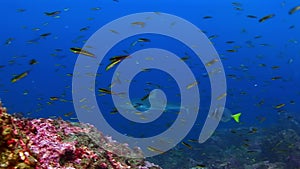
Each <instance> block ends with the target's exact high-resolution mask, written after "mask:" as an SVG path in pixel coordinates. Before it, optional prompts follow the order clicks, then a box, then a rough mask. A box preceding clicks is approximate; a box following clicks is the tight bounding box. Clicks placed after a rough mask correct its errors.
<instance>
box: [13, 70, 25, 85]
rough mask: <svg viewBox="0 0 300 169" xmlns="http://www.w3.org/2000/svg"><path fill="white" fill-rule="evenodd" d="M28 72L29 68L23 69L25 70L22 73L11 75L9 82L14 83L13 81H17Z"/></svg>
mask: <svg viewBox="0 0 300 169" xmlns="http://www.w3.org/2000/svg"><path fill="white" fill-rule="evenodd" d="M28 74H29V70H27V71H25V72H23V73H21V74H19V75H17V76H15V77H13V78H12V79H11V80H10V82H11V83H15V82H17V81H19V80H21V79H23V78H24V77H26V76H28Z"/></svg>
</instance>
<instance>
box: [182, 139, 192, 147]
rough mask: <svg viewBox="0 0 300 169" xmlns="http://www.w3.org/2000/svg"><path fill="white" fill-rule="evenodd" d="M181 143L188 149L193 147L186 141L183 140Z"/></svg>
mask: <svg viewBox="0 0 300 169" xmlns="http://www.w3.org/2000/svg"><path fill="white" fill-rule="evenodd" d="M181 144H182V145H184V146H186V147H187V148H189V149H193V147H192V146H191V145H190V144H188V143H186V142H184V141H182V142H181Z"/></svg>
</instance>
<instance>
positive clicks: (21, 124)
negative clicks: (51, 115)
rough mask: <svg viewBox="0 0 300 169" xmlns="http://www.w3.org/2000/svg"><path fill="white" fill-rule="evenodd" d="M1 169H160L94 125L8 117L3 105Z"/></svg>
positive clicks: (59, 120)
mask: <svg viewBox="0 0 300 169" xmlns="http://www.w3.org/2000/svg"><path fill="white" fill-rule="evenodd" d="M0 133H1V135H0V169H1V168H6V169H77V168H80V169H85V168H87V169H160V167H159V166H157V165H154V164H152V163H150V162H148V161H146V160H145V159H144V158H143V156H142V152H141V150H140V149H139V148H135V149H130V148H129V147H128V145H127V144H121V143H118V142H116V141H115V140H112V138H111V137H107V136H104V135H103V134H102V133H101V132H100V131H98V130H97V129H96V128H95V127H93V126H92V125H87V124H82V123H76V124H75V123H70V122H67V121H63V120H61V119H56V120H54V119H43V118H40V119H26V118H18V117H15V116H12V115H10V114H7V112H6V108H4V107H2V103H1V102H0Z"/></svg>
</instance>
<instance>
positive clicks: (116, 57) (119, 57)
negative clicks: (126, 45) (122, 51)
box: [109, 55, 130, 62]
mask: <svg viewBox="0 0 300 169" xmlns="http://www.w3.org/2000/svg"><path fill="white" fill-rule="evenodd" d="M128 57H130V56H129V55H120V56H114V57H111V58H109V61H111V62H114V61H116V60H124V59H126V58H128Z"/></svg>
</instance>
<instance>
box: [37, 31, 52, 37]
mask: <svg viewBox="0 0 300 169" xmlns="http://www.w3.org/2000/svg"><path fill="white" fill-rule="evenodd" d="M49 35H51V33H50V32H49V33H44V34H41V35H40V37H42V38H45V37H47V36H49Z"/></svg>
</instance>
